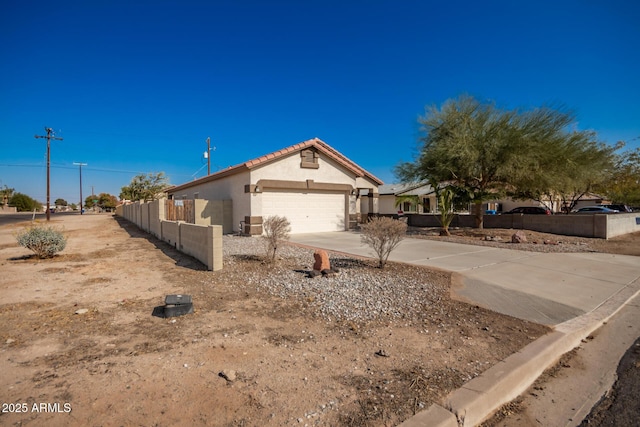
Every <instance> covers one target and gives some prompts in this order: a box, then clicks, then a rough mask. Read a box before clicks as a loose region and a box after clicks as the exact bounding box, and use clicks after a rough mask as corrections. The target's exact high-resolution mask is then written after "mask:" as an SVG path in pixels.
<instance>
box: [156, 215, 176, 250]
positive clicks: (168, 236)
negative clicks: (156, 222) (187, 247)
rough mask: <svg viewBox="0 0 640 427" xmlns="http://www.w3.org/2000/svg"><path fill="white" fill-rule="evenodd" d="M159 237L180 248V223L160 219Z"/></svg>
mask: <svg viewBox="0 0 640 427" xmlns="http://www.w3.org/2000/svg"><path fill="white" fill-rule="evenodd" d="M160 229H161V232H160V239H161V240H164V241H165V242H167V243H168V244H170V245H171V246H173V247H174V248H176V249H178V250H180V246H179V244H180V223H179V222H175V221H161V223H160Z"/></svg>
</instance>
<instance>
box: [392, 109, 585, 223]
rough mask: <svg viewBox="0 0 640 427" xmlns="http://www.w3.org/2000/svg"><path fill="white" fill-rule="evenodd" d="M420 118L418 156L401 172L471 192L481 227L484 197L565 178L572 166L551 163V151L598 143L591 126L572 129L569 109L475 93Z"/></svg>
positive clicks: (404, 178) (412, 179) (407, 176)
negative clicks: (513, 103)
mask: <svg viewBox="0 0 640 427" xmlns="http://www.w3.org/2000/svg"><path fill="white" fill-rule="evenodd" d="M419 122H420V123H421V124H422V130H423V137H422V138H421V139H420V144H421V146H420V147H419V154H418V157H417V158H416V160H415V161H414V162H406V163H401V164H400V165H398V166H397V167H396V171H395V172H396V175H397V176H398V177H399V178H400V179H401V180H402V181H404V182H416V181H426V180H429V181H435V182H440V183H447V185H449V186H451V187H453V188H454V191H455V192H456V193H460V194H467V195H468V196H469V198H470V200H471V201H472V202H473V204H474V211H475V217H476V226H477V227H478V228H482V225H483V212H482V203H483V202H484V201H487V200H492V199H497V198H500V197H502V196H504V195H506V194H507V193H508V192H514V191H515V190H516V189H517V188H518V186H519V185H521V184H522V183H524V182H527V183H529V184H531V187H535V186H536V185H538V183H540V182H542V181H544V182H546V181H545V179H550V180H555V179H560V178H562V177H563V175H562V174H566V173H567V171H568V170H570V169H571V168H570V167H568V166H565V168H561V167H553V168H549V167H548V162H549V160H550V156H549V153H550V152H554V151H561V150H562V149H563V147H565V146H566V145H569V146H570V145H571V144H577V145H579V146H580V144H583V143H589V144H592V143H593V144H595V142H594V141H593V135H592V134H591V133H590V132H578V131H573V132H570V131H569V128H570V127H571V125H573V124H574V117H573V115H572V114H570V113H566V112H562V111H558V110H554V109H551V108H547V107H541V108H537V109H534V110H531V111H525V112H521V111H519V110H517V109H514V110H503V109H500V108H498V107H496V105H495V104H494V103H481V102H479V101H478V100H476V99H475V98H473V97H470V96H462V97H460V98H458V99H454V100H449V101H447V102H445V103H444V104H443V105H442V106H441V107H440V108H438V107H437V106H431V107H428V108H427V109H426V113H425V116H424V117H420V119H419ZM564 159H565V160H567V159H568V157H565V158H564ZM545 174H546V178H545V176H544V175H545Z"/></svg>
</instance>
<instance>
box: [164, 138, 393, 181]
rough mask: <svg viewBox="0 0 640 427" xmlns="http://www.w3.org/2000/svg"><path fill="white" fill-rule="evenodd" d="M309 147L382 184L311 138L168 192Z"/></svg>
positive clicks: (250, 167) (327, 145)
mask: <svg viewBox="0 0 640 427" xmlns="http://www.w3.org/2000/svg"><path fill="white" fill-rule="evenodd" d="M309 147H315V148H317V149H318V151H320V152H322V153H324V154H326V155H327V156H329V157H330V158H331V159H333V160H334V161H336V162H337V163H339V164H340V165H342V166H344V167H345V168H346V169H348V170H350V171H351V172H353V173H354V174H355V175H356V176H358V177H367V178H369V179H371V180H373V181H375V182H377V183H378V184H379V185H381V184H382V181H381V180H380V179H379V178H377V177H376V176H374V175H372V174H370V173H369V172H367V171H366V170H364V169H362V168H361V167H360V166H358V165H357V164H355V163H354V162H352V161H351V160H349V159H348V158H347V157H345V156H344V155H343V154H341V153H340V152H339V151H337V150H336V149H334V148H333V147H331V146H330V145H329V144H327V143H326V142H324V141H322V140H321V139H319V138H313V139H309V140H307V141H303V142H300V143H298V144H294V145H291V146H289V147H286V148H283V149H281V150H277V151H274V152H273V153H269V154H265V155H264V156H260V157H257V158H255V159H251V160H248V161H246V162H244V163H240V164H238V165H235V166H230V167H228V168H227V169H223V170H221V171H218V172H215V173H213V174H211V175H208V176H205V177H203V178H199V179H196V180H194V181H191V182H187V183H185V184H181V185H178V186H175V187H173V188H170V189H169V191H178V190H182V189H184V188H188V187H191V186H192V185H195V184H202V183H205V182H209V181H215V180H217V179H220V178H223V177H225V176H229V175H233V174H235V173H239V172H242V171H245V170H248V169H253V168H255V167H257V166H261V165H263V164H266V163H269V162H272V161H274V160H277V159H279V158H281V157H283V156H286V155H288V154H291V153H295V152H298V151H300V150H302V149H304V148H309Z"/></svg>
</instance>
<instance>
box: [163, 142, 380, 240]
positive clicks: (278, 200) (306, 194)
mask: <svg viewBox="0 0 640 427" xmlns="http://www.w3.org/2000/svg"><path fill="white" fill-rule="evenodd" d="M379 185H382V181H381V180H380V179H378V178H376V177H375V176H374V175H372V174H370V173H369V172H367V171H366V170H364V169H363V168H361V167H360V166H358V165H357V164H356V163H354V162H353V161H351V160H349V159H348V158H347V157H345V156H344V155H342V154H341V153H340V152H338V151H337V150H335V149H334V148H332V147H331V146H329V145H328V144H327V143H325V142H324V141H321V140H320V139H318V138H314V139H310V140H308V141H304V142H301V143H299V144H295V145H292V146H290V147H287V148H283V149H282V150H278V151H275V152H273V153H270V154H266V155H264V156H261V157H258V158H256V159H253V160H249V161H247V162H244V163H241V164H239V165H236V166H231V167H229V168H227V169H223V170H221V171H218V172H216V173H213V174H211V175H208V176H205V177H203V178H199V179H197V180H194V181H191V182H188V183H185V184H181V185H177V186H174V187H171V188H169V189H168V190H167V194H168V196H169V198H170V199H174V200H180V199H207V200H231V201H232V216H233V224H234V231H242V232H243V233H245V234H251V235H259V234H262V231H263V230H262V223H263V220H264V219H265V218H267V217H269V216H272V215H279V216H285V217H286V218H287V219H288V220H289V222H290V223H291V233H292V234H293V233H310V232H324V231H340V230H348V229H350V228H352V227H354V226H355V225H356V223H357V221H358V219H359V216H360V214H361V212H360V207H361V201H360V200H359V199H360V193H361V192H363V193H366V197H367V209H368V212H375V213H377V212H378V203H377V197H378V186H379Z"/></svg>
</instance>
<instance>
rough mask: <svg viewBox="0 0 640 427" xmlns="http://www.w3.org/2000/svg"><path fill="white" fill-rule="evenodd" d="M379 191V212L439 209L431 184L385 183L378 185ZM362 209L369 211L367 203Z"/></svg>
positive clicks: (390, 213) (423, 211) (413, 211)
mask: <svg viewBox="0 0 640 427" xmlns="http://www.w3.org/2000/svg"><path fill="white" fill-rule="evenodd" d="M378 193H379V196H378V200H379V201H378V213H380V214H382V215H396V214H405V213H435V212H437V211H438V204H437V198H436V193H435V191H434V190H433V187H431V185H429V184H425V183H417V184H383V185H380V186H379V187H378ZM363 199H364V198H363ZM416 201H417V203H416ZM361 211H362V213H363V214H367V213H369V212H368V211H367V206H366V204H363V205H362V207H361Z"/></svg>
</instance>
